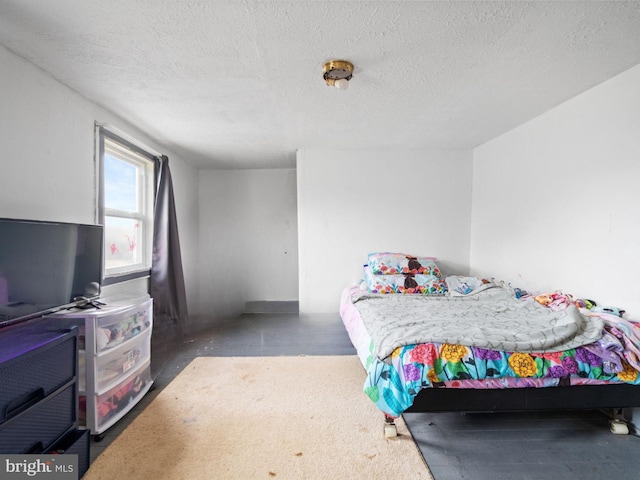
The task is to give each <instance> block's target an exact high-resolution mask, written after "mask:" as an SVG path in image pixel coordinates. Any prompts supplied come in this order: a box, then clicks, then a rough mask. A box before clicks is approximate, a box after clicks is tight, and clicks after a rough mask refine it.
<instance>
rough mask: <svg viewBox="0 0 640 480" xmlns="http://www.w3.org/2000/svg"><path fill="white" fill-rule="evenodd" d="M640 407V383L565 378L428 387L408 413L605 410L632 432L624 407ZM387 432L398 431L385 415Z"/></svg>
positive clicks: (614, 424)
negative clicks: (538, 384)
mask: <svg viewBox="0 0 640 480" xmlns="http://www.w3.org/2000/svg"><path fill="white" fill-rule="evenodd" d="M633 407H640V386H637V385H628V384H613V385H612V384H609V385H575V386H569V385H568V379H567V381H562V380H561V383H560V385H558V386H557V387H542V388H533V387H529V388H511V389H509V388H505V389H472V388H445V387H444V386H441V387H437V386H435V387H432V388H425V389H422V390H420V392H418V395H416V397H415V400H414V402H413V405H412V406H411V407H409V408H408V409H407V410H405V412H404V413H443V412H464V413H498V412H526V411H536V410H538V411H542V410H546V411H549V410H604V411H607V413H608V415H609V417H610V420H609V428H610V429H611V432H612V433H614V434H619V435H626V434H628V433H629V426H628V423H627V422H628V421H629V419H630V418H629V416H628V415H626V414H625V412H624V409H627V408H633ZM384 422H385V423H384V436H385V437H386V438H391V437H395V436H397V434H398V430H397V427H396V425H395V421H394V419H393V418H392V417H390V416H388V415H387V414H385V416H384Z"/></svg>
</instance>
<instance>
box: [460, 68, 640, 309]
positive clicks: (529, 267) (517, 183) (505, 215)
mask: <svg viewBox="0 0 640 480" xmlns="http://www.w3.org/2000/svg"><path fill="white" fill-rule="evenodd" d="M639 86H640V66H637V67H635V68H633V69H631V70H629V71H627V72H625V73H623V74H621V75H619V76H617V77H615V78H613V79H611V80H609V81H607V82H605V83H603V84H601V85H599V86H597V87H595V88H593V89H591V90H589V91H587V92H585V93H584V94H582V95H580V96H578V97H576V98H574V99H572V100H570V101H568V102H566V103H564V104H562V105H560V106H559V107H557V108H555V109H553V110H551V111H549V112H547V113H545V114H544V115H541V116H540V117H538V118H536V119H534V120H532V121H530V122H528V123H527V124H525V125H523V126H521V127H519V128H517V129H515V130H513V131H511V132H509V133H506V134H504V135H502V136H501V137H499V138H496V139H495V140H492V141H490V142H488V143H486V144H485V145H482V146H480V147H478V148H477V149H476V150H475V152H474V177H473V216H472V227H471V267H472V272H474V273H476V274H478V275H486V276H489V275H493V276H496V277H497V278H502V279H504V280H507V281H511V282H512V284H513V285H514V286H522V287H524V288H526V289H532V290H538V291H548V290H556V289H560V290H563V291H565V292H567V293H572V294H574V295H575V296H576V297H582V298H590V299H592V300H595V301H596V302H598V303H602V304H605V305H614V306H617V307H622V308H626V310H627V312H628V314H629V315H628V316H629V318H635V319H640V282H639V281H638V279H637V272H636V270H637V268H638V267H640V248H639V245H640V240H639V239H640V209H639V205H640V188H639V185H640V88H639Z"/></svg>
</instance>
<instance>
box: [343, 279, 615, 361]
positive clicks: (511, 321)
mask: <svg viewBox="0 0 640 480" xmlns="http://www.w3.org/2000/svg"><path fill="white" fill-rule="evenodd" d="M351 300H352V302H353V303H354V305H355V307H356V308H357V309H358V311H359V313H360V316H361V317H362V321H363V323H364V325H365V328H366V329H367V332H368V333H369V334H370V336H371V338H372V340H373V344H374V354H375V355H376V356H377V357H378V358H379V359H380V360H385V359H387V357H389V356H390V355H391V353H392V352H393V351H394V350H395V349H396V348H397V347H401V346H404V345H414V344H419V343H430V342H434V343H449V344H460V345H467V346H475V347H480V348H485V349H490V350H502V351H507V352H556V351H562V350H568V349H571V348H576V347H579V346H582V345H586V344H589V343H593V342H595V341H597V340H598V339H599V338H600V337H601V336H602V330H603V326H604V325H603V322H602V320H600V319H599V318H595V317H586V316H584V315H582V314H581V313H580V312H579V311H578V309H577V308H575V307H574V306H573V305H571V306H569V307H568V308H567V309H566V310H563V311H553V310H551V309H548V308H546V307H543V306H542V305H540V304H539V303H538V302H536V301H535V300H534V299H533V298H527V299H516V298H514V297H513V296H512V295H511V294H510V293H509V292H508V291H507V290H505V289H503V288H501V287H495V286H494V287H491V288H487V289H485V290H482V291H479V292H477V293H474V294H472V295H468V296H464V297H452V296H430V295H400V294H396V295H378V294H369V293H367V291H366V290H362V291H361V292H358V293H357V294H354V295H353V296H352V297H351Z"/></svg>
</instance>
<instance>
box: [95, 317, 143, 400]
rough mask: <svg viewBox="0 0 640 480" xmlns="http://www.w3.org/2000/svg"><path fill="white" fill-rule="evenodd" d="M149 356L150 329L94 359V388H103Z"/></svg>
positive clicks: (133, 368)
mask: <svg viewBox="0 0 640 480" xmlns="http://www.w3.org/2000/svg"><path fill="white" fill-rule="evenodd" d="M150 357H151V329H150V328H147V329H146V330H144V331H143V332H142V333H141V334H140V335H137V336H135V337H133V338H132V339H130V340H128V341H126V342H124V343H122V344H121V345H120V346H119V347H117V348H115V349H111V350H108V351H106V352H105V354H104V355H101V356H99V357H97V361H96V390H100V391H101V390H104V389H105V388H106V387H108V385H109V384H110V383H113V382H114V381H116V380H117V379H118V378H122V377H123V376H125V375H127V374H128V373H129V372H131V371H132V370H135V369H136V368H138V367H139V366H140V365H142V364H143V363H144V362H146V361H147V360H149V358H150Z"/></svg>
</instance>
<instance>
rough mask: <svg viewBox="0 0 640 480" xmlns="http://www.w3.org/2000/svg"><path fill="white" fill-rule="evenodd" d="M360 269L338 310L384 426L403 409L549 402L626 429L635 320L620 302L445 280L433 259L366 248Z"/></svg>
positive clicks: (633, 402)
mask: <svg viewBox="0 0 640 480" xmlns="http://www.w3.org/2000/svg"><path fill="white" fill-rule="evenodd" d="M380 258H382V259H384V261H380ZM394 262H395V263H394ZM390 265H392V266H390ZM412 267H413V268H412ZM363 274H364V279H363V281H362V282H360V283H359V284H357V285H350V286H348V287H347V288H345V289H344V291H343V294H342V298H341V302H340V315H341V318H342V321H343V323H344V325H345V328H346V330H347V333H348V335H349V337H350V339H351V342H352V343H353V345H354V347H355V349H356V352H357V354H358V357H359V359H360V361H361V363H362V365H363V367H364V368H365V370H366V373H367V375H366V380H365V383H364V387H363V390H364V393H365V394H366V395H367V396H368V397H369V398H370V399H371V400H372V402H373V403H374V404H375V405H376V407H378V409H380V410H381V411H382V412H383V413H384V415H385V422H386V427H385V435H387V436H393V435H394V434H395V425H394V423H393V419H395V418H397V417H398V416H400V415H402V414H403V413H405V412H446V411H449V412H450V411H461V412H498V411H527V410H554V409H602V410H610V411H611V413H612V422H611V429H612V432H614V433H628V428H627V426H626V424H625V423H624V418H623V415H622V414H623V409H626V408H629V407H637V406H640V388H639V387H638V385H639V384H640V375H639V371H640V326H639V324H637V323H636V322H633V321H629V320H626V319H623V318H622V316H621V314H620V311H619V310H617V309H602V308H594V307H595V302H591V301H586V302H585V301H582V300H581V301H576V300H574V299H573V298H572V297H571V296H569V295H563V294H560V293H557V292H553V293H550V294H544V295H533V294H528V293H527V292H523V291H521V290H519V289H513V288H511V286H505V285H504V284H500V282H495V281H487V280H483V279H480V278H476V277H463V276H458V275H451V276H446V277H445V276H444V275H442V274H441V272H440V270H439V268H438V267H437V264H436V262H435V259H433V258H431V257H414V256H410V255H404V254H400V253H388V252H381V253H374V254H370V255H369V257H368V263H367V264H366V265H365V267H364V269H363ZM587 306H589V307H590V308H591V309H588V308H586V307H587Z"/></svg>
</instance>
